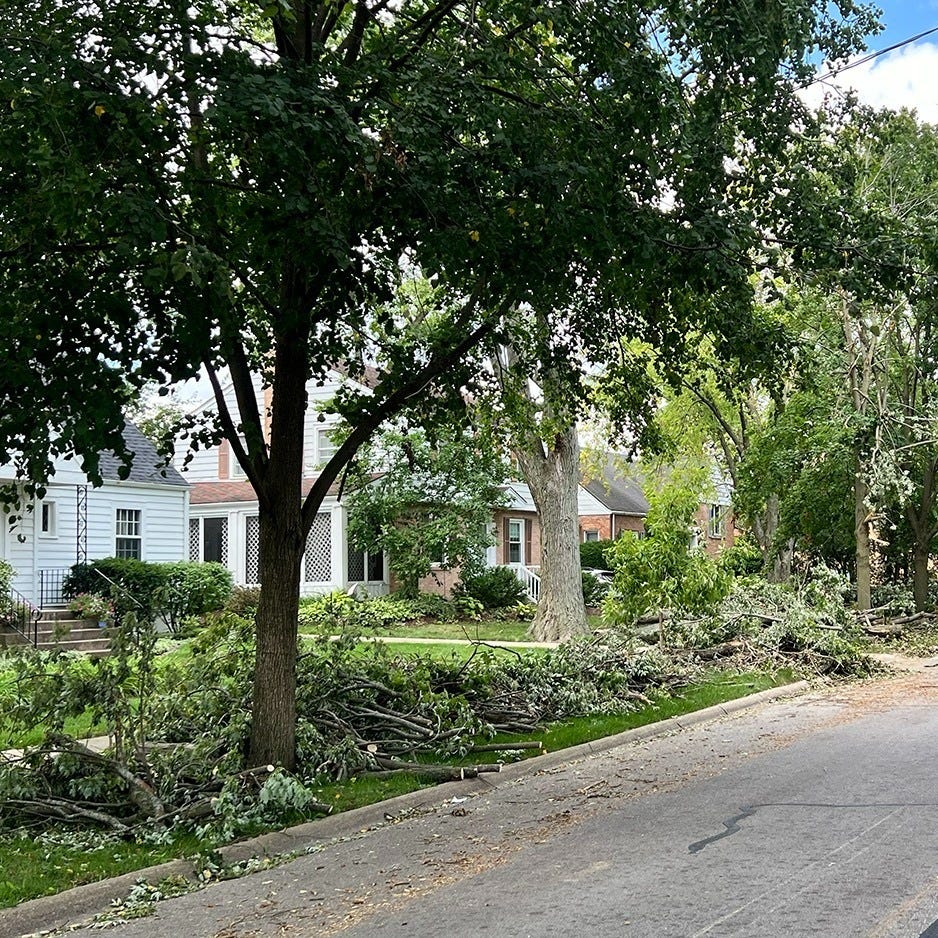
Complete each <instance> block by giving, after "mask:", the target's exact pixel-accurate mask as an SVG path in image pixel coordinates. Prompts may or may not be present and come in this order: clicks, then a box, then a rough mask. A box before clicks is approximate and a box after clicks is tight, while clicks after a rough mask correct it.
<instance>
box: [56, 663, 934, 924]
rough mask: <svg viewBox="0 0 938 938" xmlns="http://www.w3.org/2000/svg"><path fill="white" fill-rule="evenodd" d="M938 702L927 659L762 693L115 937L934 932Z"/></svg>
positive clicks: (400, 824)
mask: <svg viewBox="0 0 938 938" xmlns="http://www.w3.org/2000/svg"><path fill="white" fill-rule="evenodd" d="M936 704H938V673H935V671H931V670H929V669H927V668H926V669H922V670H920V671H919V672H918V673H914V674H906V675H902V676H899V677H897V678H893V679H889V680H880V681H877V682H870V683H864V684H859V685H851V686H849V687H840V688H833V689H827V690H821V691H814V692H811V693H809V694H807V695H804V696H802V697H799V698H796V699H792V700H785V701H777V702H774V703H769V704H763V705H761V706H759V707H756V708H754V709H751V710H745V711H741V712H739V713H737V714H734V715H732V716H729V717H723V718H721V719H718V720H714V721H712V722H709V723H706V724H701V725H698V726H696V727H693V728H691V729H688V730H686V731H683V732H679V733H674V734H671V735H668V736H665V737H659V738H656V739H651V740H647V741H645V742H641V743H633V744H631V745H628V746H624V747H620V748H617V749H614V750H611V751H609V752H605V753H602V754H596V755H592V756H589V757H587V758H584V759H581V760H579V761H576V762H573V763H568V764H564V765H562V766H560V767H554V768H553V769H551V770H549V771H542V772H538V773H536V774H532V775H531V776H528V777H526V778H524V779H520V780H516V781H512V782H509V783H508V784H496V785H495V787H493V788H491V789H490V790H488V791H484V792H482V793H480V794H478V795H476V796H474V797H471V798H469V799H467V800H465V801H462V802H459V803H452V802H449V803H446V804H444V805H441V806H439V807H438V808H436V809H434V810H430V811H426V812H423V813H420V814H414V815H411V816H405V817H401V818H396V819H393V820H390V821H389V822H388V823H387V824H386V825H384V826H381V827H379V828H377V829H374V830H370V831H364V832H361V833H359V834H357V835H355V836H353V837H350V838H346V839H344V840H343V841H341V842H338V843H332V844H329V845H326V846H324V847H322V848H321V849H318V850H317V851H316V852H313V853H311V854H309V855H307V856H304V857H301V858H299V859H297V860H294V861H292V862H290V863H289V864H285V865H284V866H282V867H279V868H276V869H272V870H267V871H264V872H261V873H258V874H254V875H252V876H248V877H244V878H241V879H238V880H234V881H230V882H226V883H220V884H217V885H214V886H211V887H209V888H207V889H205V890H202V891H200V892H197V893H194V894H190V895H187V896H184V897H181V898H179V899H174V900H169V901H166V902H162V903H159V904H158V905H157V910H156V912H155V914H154V915H152V916H150V917H148V918H143V919H139V920H136V921H132V922H129V923H127V924H125V925H120V926H118V927H116V928H113V929H109V930H108V931H107V934H108V935H111V936H114V938H137V936H153V938H155V936H167V935H170V936H191V938H260V936H274V935H278V936H280V935H286V936H296V938H301V936H331V935H342V936H343V938H353V936H354V938H366V936H367V938H379V936H385V935H387V936H408V938H413V936H416V938H420V936H437V935H463V936H480V935H491V936H497V938H503V936H505V938H514V936H519V938H520V936H535V938H541V936H571V935H577V936H597V938H602V936H610V938H611V936H617V938H618V936H627V938H628V936H634V938H667V936H680V938H691V936H692V938H702V936H712V938H718V936H719V938H727V936H739V938H743V936H745V938H761V936H765V938H769V936H771V938H778V936H800V935H821V936H825V938H839V936H857V935H862V936H870V938H872V936H877V938H912V936H915V938H919V936H922V938H938V706H936ZM532 771H533V769H532ZM69 934H71V935H82V936H85V935H87V936H88V938H92V936H97V935H100V934H101V932H100V931H98V930H92V929H90V928H89V929H85V930H79V931H74V932H70V933H69Z"/></svg>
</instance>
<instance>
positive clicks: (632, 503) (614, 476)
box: [580, 462, 649, 518]
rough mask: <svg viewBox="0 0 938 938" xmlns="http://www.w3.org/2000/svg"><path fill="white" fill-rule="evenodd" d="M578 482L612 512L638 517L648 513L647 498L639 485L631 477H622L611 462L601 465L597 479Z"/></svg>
mask: <svg viewBox="0 0 938 938" xmlns="http://www.w3.org/2000/svg"><path fill="white" fill-rule="evenodd" d="M580 484H581V485H582V486H583V488H584V489H586V491H587V492H589V493H590V495H592V496H593V498H595V499H597V500H598V501H600V502H602V503H603V505H605V506H606V508H607V509H608V510H609V511H611V512H612V513H613V514H617V515H635V516H637V517H639V518H644V517H645V515H647V514H648V507H649V506H648V500H647V499H646V498H645V496H644V495H643V494H642V489H641V486H640V485H639V484H638V482H636V481H635V480H633V479H624V478H622V475H621V472H620V471H619V470H618V469H617V468H616V466H615V464H614V463H612V462H608V463H606V465H605V466H603V469H602V473H601V475H600V477H599V478H598V479H590V480H589V481H587V480H585V479H584V480H582V481H581V482H580Z"/></svg>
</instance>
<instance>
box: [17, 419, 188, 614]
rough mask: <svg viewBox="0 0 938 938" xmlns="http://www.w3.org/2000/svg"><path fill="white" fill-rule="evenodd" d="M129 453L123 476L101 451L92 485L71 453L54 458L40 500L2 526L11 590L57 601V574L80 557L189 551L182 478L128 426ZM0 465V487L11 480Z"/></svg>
mask: <svg viewBox="0 0 938 938" xmlns="http://www.w3.org/2000/svg"><path fill="white" fill-rule="evenodd" d="M124 440H125V442H126V444H127V448H128V450H129V451H130V452H132V453H133V454H134V461H133V466H132V468H131V470H130V474H129V475H128V477H127V478H126V479H121V478H120V474H119V469H120V465H121V464H120V461H119V460H118V459H117V457H116V456H114V455H113V454H110V453H102V454H101V458H100V459H101V461H100V468H101V475H102V478H103V479H104V484H103V485H101V486H99V487H97V488H95V487H93V486H92V485H91V484H90V483H89V481H88V478H87V476H85V474H84V473H83V472H82V470H81V468H80V466H79V465H78V463H77V461H76V460H75V459H72V458H60V459H57V460H56V462H55V465H54V471H53V475H52V477H51V478H50V480H49V483H48V485H47V486H46V494H45V497H44V498H43V499H41V500H38V501H33V502H29V503H23V504H21V505H20V506H18V508H17V510H16V512H15V514H16V515H17V516H18V519H17V520H16V521H15V522H14V523H13V524H12V525H10V524H6V523H4V524H0V558H3V559H4V560H6V561H8V562H9V563H10V564H11V565H12V567H13V571H14V576H13V582H12V586H13V588H14V589H15V590H16V591H17V592H18V593H20V594H22V596H24V597H25V598H26V599H27V600H29V602H31V603H33V604H34V605H36V606H40V607H42V606H48V605H54V604H56V603H58V602H60V601H61V598H62V597H61V588H62V579H63V578H64V576H65V574H66V573H68V571H69V569H70V567H71V566H72V565H73V564H75V563H79V562H84V561H88V560H96V559H100V558H102V557H135V558H138V559H140V560H149V561H173V560H184V559H185V558H186V557H187V556H188V529H189V527H188V526H189V493H188V486H187V485H186V482H185V480H184V479H183V478H182V476H180V475H179V473H178V472H177V471H176V470H175V469H174V468H172V467H171V466H170V467H164V466H163V464H162V463H163V461H162V460H161V459H160V457H159V456H158V454H157V452H156V450H155V448H154V447H153V444H152V443H150V441H149V440H147V439H146V437H144V436H143V434H142V433H140V431H139V430H138V429H137V428H136V427H134V426H132V425H130V424H128V425H127V426H126V427H125V429H124ZM15 481H16V480H15V477H14V475H13V471H12V468H11V467H0V484H2V483H7V484H9V483H15Z"/></svg>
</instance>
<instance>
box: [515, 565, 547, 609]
mask: <svg viewBox="0 0 938 938" xmlns="http://www.w3.org/2000/svg"><path fill="white" fill-rule="evenodd" d="M511 569H512V570H514V571H515V576H516V577H517V578H518V579H519V580H520V581H521V585H522V586H523V587H524V591H525V592H526V593H527V594H528V599H530V600H531V602H532V603H536V602H538V601H539V600H540V598H541V578H540V576H538V574H537V573H536V572H535V571H534V570H532V569H531V568H530V567H525V566H520V565H519V566H512V568H511Z"/></svg>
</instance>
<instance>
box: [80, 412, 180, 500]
mask: <svg viewBox="0 0 938 938" xmlns="http://www.w3.org/2000/svg"><path fill="white" fill-rule="evenodd" d="M123 436H124V443H125V445H126V446H127V449H128V451H129V452H130V453H131V454H132V455H133V464H132V465H131V467H130V475H128V476H127V478H126V479H121V476H120V468H121V466H122V462H121V460H120V459H119V458H118V457H117V456H116V455H115V454H114V453H101V454H100V456H99V457H98V459H99V466H100V469H101V478H103V479H104V480H105V481H106V482H118V481H123V482H148V483H150V484H156V485H179V486H187V485H188V484H189V483H188V482H186V480H185V479H184V478H183V477H182V476H181V475H180V474H179V473H178V472H177V471H176V470H175V469H174V468H173V467H172V466H167V465H166V461H165V460H164V459H163V458H162V457H161V456H160V454H159V453H157V451H156V447H155V446H154V445H153V444H152V443H151V442H150V441H149V440H148V439H147V438H146V437H145V436H144V435H143V434H142V433H141V432H140V431H139V430H138V429H137V428H136V427H135V426H134V425H133V424H132V423H127V424H125V425H124V433H123Z"/></svg>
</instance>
